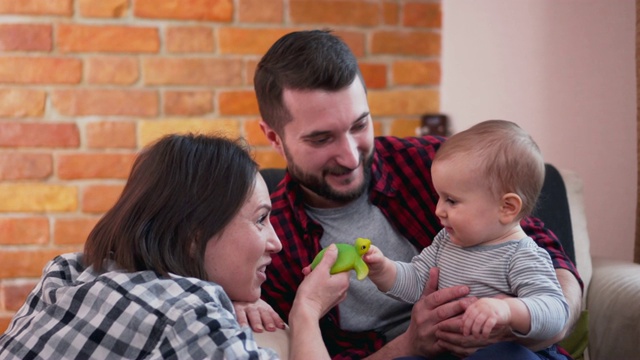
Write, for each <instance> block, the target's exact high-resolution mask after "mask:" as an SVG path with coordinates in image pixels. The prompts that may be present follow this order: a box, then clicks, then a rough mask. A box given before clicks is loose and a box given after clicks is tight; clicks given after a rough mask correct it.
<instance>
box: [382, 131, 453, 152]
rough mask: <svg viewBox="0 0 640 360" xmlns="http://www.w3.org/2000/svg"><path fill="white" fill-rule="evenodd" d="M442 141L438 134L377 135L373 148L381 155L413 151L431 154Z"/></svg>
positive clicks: (443, 139)
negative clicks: (410, 135) (411, 135)
mask: <svg viewBox="0 0 640 360" xmlns="http://www.w3.org/2000/svg"><path fill="white" fill-rule="evenodd" d="M444 141H445V138H443V137H440V136H413V137H396V136H378V137H376V138H375V148H376V151H377V152H378V153H379V154H380V155H381V156H383V157H393V156H402V155H404V154H406V153H413V152H416V153H423V154H427V155H430V156H433V155H434V154H435V152H436V151H437V150H438V148H439V147H440V145H441V144H442V143H443V142H444Z"/></svg>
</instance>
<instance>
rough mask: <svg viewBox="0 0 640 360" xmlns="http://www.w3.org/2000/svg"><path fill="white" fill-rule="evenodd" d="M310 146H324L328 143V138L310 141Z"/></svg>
mask: <svg viewBox="0 0 640 360" xmlns="http://www.w3.org/2000/svg"><path fill="white" fill-rule="evenodd" d="M310 142H311V144H313V145H316V146H318V145H324V144H326V143H328V142H329V138H328V137H322V138H317V139H312V140H310Z"/></svg>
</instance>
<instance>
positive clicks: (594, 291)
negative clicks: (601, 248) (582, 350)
mask: <svg viewBox="0 0 640 360" xmlns="http://www.w3.org/2000/svg"><path fill="white" fill-rule="evenodd" d="M587 308H588V310H589V356H590V359H592V360H599V359H636V358H637V357H638V354H640V326H638V324H640V264H635V263H631V262H625V261H620V260H607V259H599V258H594V259H593V276H592V278H591V284H590V285H589V292H588V295H587Z"/></svg>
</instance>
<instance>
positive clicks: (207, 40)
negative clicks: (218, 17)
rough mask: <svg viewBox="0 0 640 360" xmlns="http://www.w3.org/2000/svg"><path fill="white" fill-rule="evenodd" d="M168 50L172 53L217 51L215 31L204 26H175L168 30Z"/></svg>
mask: <svg viewBox="0 0 640 360" xmlns="http://www.w3.org/2000/svg"><path fill="white" fill-rule="evenodd" d="M165 41H166V44H167V50H168V51H169V52H172V53H209V52H213V51H214V50H215V47H214V45H215V42H214V39H213V29H211V28H209V27H204V26H174V27H170V28H168V29H167V36H166V39H165Z"/></svg>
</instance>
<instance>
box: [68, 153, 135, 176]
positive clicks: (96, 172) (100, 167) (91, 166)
mask: <svg viewBox="0 0 640 360" xmlns="http://www.w3.org/2000/svg"><path fill="white" fill-rule="evenodd" d="M135 158H136V154H133V153H129V154H104V153H96V154H86V153H85V154H59V155H58V164H57V165H58V177H59V178H60V179H63V180H77V179H126V178H127V176H129V171H131V166H132V165H133V161H134V160H135Z"/></svg>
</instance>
